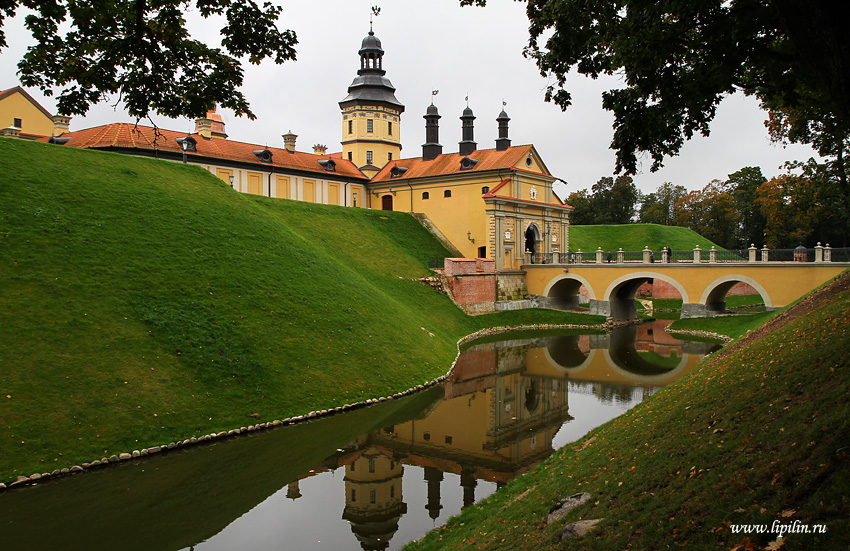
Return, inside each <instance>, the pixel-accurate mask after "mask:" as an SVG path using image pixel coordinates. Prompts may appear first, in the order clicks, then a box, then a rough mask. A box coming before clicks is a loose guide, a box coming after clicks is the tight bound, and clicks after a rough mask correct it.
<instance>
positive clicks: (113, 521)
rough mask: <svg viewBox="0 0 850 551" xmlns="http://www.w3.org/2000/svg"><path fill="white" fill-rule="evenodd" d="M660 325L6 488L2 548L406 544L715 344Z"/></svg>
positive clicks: (502, 348) (556, 343)
mask: <svg viewBox="0 0 850 551" xmlns="http://www.w3.org/2000/svg"><path fill="white" fill-rule="evenodd" d="M669 323H670V322H669V321H667V322H665V321H658V322H654V323H652V324H645V325H641V326H638V327H629V328H624V329H618V330H617V331H615V332H614V333H612V334H610V335H609V334H595V335H588V334H584V335H582V334H576V333H571V334H566V333H565V334H563V335H559V336H546V337H541V336H535V335H533V334H529V333H524V334H519V335H517V336H516V337H517V338H514V339H512V340H501V341H496V342H484V343H479V344H476V345H474V346H472V347H470V348H468V349H467V350H466V351H465V352H464V353H463V354H462V355H461V357H460V358H459V359H458V363H457V366H456V368H455V370H454V372H453V373H452V376H451V377H450V379H449V380H448V381H447V382H446V383H445V384H443V385H442V386H440V387H435V388H431V389H429V390H427V391H424V392H422V393H420V394H418V395H415V396H412V397H409V398H406V399H404V400H394V401H390V402H385V403H381V404H377V405H375V406H372V407H369V408H364V409H360V410H356V411H352V412H350V413H346V414H344V415H337V416H333V417H330V418H327V419H322V420H320V421H316V422H312V423H307V424H303V425H297V426H293V427H286V428H280V429H277V430H272V431H267V432H263V433H252V435H251V436H247V437H242V438H236V439H233V440H229V441H219V442H216V443H214V444H210V445H205V446H197V447H193V448H187V449H184V450H181V451H177V452H174V453H169V454H165V455H161V456H153V457H150V458H148V459H145V460H141V461H137V462H135V463H132V462H126V463H121V464H118V465H115V466H111V467H109V468H105V469H102V470H96V471H88V472H84V473H81V474H79V475H77V476H74V477H69V478H65V479H59V480H54V481H50V482H48V483H45V484H40V485H38V486H36V487H31V488H24V489H21V490H14V491H7V492H6V493H5V494H0V541H2V542H3V546H2V547H3V549H9V550H19V549H20V550H24V549H26V550H28V551H40V550H45V551H46V550H51V551H52V550H55V549H62V550H63V551H73V550H86V551H90V550H96V549H121V550H122V551H125V550H130V549H140V550H142V549H144V550H145V551H148V550H150V549H157V550H160V551H166V550H175V551H179V550H189V549H194V550H198V551H223V550H228V551H230V550H233V549H239V550H268V549H292V550H310V549H315V550H320V549H321V550H325V549H351V550H357V549H364V550H373V549H380V550H383V549H399V548H400V547H402V546H403V545H404V544H405V543H407V542H409V541H411V540H413V539H417V538H420V537H422V536H423V535H424V534H425V533H426V532H427V531H428V530H430V529H432V528H433V527H435V526H439V525H441V524H443V523H444V522H445V521H446V520H447V519H448V518H449V517H450V516H452V515H454V514H457V513H458V512H459V511H460V510H461V509H462V508H463V507H466V506H468V505H470V504H472V503H474V502H475V501H477V500H480V499H482V498H484V497H486V496H488V495H490V494H491V493H493V492H495V491H496V490H497V489H498V488H499V487H501V486H502V485H504V484H507V483H508V482H510V481H511V480H512V479H513V478H515V477H516V476H519V475H521V474H522V473H524V472H526V471H528V470H529V469H530V468H531V467H533V466H534V465H535V464H537V463H539V462H540V461H542V460H544V459H546V458H547V457H549V456H550V455H551V454H552V453H554V451H555V450H557V449H558V448H560V447H561V446H564V445H566V444H568V443H570V442H573V441H575V440H577V439H578V438H580V437H581V436H583V435H584V434H586V433H587V432H588V431H590V430H592V429H593V428H595V427H597V426H599V425H601V424H603V423H605V422H606V421H608V420H610V419H612V418H614V417H616V416H618V415H620V414H622V413H623V412H625V411H627V410H628V409H629V408H631V407H633V406H634V405H636V404H638V403H639V402H640V401H641V400H643V399H644V398H646V397H647V396H649V395H651V394H652V393H653V392H655V391H656V390H657V389H659V388H661V387H662V386H663V385H665V384H667V383H670V382H672V381H674V380H676V379H677V378H679V377H681V376H682V375H684V374H685V373H687V372H688V371H690V370H691V369H693V368H694V367H695V366H696V365H697V364H698V363H699V361H700V360H701V359H702V357H703V356H704V355H705V354H708V353H710V352H712V351H713V350H715V349H717V348H719V346H718V345H715V344H710V343H702V342H688V341H679V340H677V339H674V338H672V337H670V336H669V335H668V334H667V333H665V332H664V327H665V326H666V325H667V324H669Z"/></svg>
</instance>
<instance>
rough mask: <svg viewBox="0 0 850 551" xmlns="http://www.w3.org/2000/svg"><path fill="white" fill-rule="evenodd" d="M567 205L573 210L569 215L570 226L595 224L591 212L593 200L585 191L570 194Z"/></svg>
mask: <svg viewBox="0 0 850 551" xmlns="http://www.w3.org/2000/svg"><path fill="white" fill-rule="evenodd" d="M567 204H568V205H570V206H571V207H573V209H574V210H573V212H572V213H571V214H570V224H576V225H590V224H595V223H596V222H595V220H596V219H595V217H594V212H593V198H592V197H591V196H590V194H589V193H588V192H587V190H586V189H583V190H580V191H574V192H572V193H571V194H570V196H569V197H567Z"/></svg>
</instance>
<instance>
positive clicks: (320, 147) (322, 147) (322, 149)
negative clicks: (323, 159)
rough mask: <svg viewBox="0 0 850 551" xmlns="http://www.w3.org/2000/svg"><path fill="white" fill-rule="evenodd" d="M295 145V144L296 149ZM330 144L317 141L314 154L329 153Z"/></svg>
mask: <svg viewBox="0 0 850 551" xmlns="http://www.w3.org/2000/svg"><path fill="white" fill-rule="evenodd" d="M294 147H295V146H293V149H294ZM327 153H328V146H326V145H322V144H320V143H317V144H316V145H314V146H313V155H327Z"/></svg>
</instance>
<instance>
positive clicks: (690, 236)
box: [570, 224, 720, 262]
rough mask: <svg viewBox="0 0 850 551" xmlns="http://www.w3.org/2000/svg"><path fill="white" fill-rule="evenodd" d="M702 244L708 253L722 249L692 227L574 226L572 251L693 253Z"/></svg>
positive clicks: (659, 259)
mask: <svg viewBox="0 0 850 551" xmlns="http://www.w3.org/2000/svg"><path fill="white" fill-rule="evenodd" d="M696 245H699V246H700V248H701V249H702V250H704V251H708V250H710V249H711V247H712V246H713V247H715V248H716V249H718V250H720V247H718V246H717V245H715V244H714V243H712V242H711V241H709V240H708V239H706V238H705V237H703V236H701V235H700V234H698V233H696V232H694V231H693V230H690V229H688V228H681V227H678V226H662V225H659V224H625V225H607V226H570V252H571V253H573V252H576V251H577V250H579V249H581V251H582V252H584V253H592V252H594V251H596V249H597V248H599V247H602V250H603V251H606V252H609V251H616V250H619V249H620V248H622V249H623V250H624V251H642V250H643V248H644V247H649V249H650V250H652V251H655V252H656V261H658V262H660V261H661V258H660V256H658V252H659V251H661V249H663V248H664V247H670V248H672V249H673V250H674V251H690V250H693V248H694V247H695V246H696Z"/></svg>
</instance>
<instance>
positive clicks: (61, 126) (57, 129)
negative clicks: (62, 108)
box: [53, 115, 71, 136]
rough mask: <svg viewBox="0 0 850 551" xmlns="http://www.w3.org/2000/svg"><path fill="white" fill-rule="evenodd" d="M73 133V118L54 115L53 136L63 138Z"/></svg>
mask: <svg viewBox="0 0 850 551" xmlns="http://www.w3.org/2000/svg"><path fill="white" fill-rule="evenodd" d="M70 131H71V117H67V116H65V115H53V135H54V136H61V135H62V134H64V133H65V132H70Z"/></svg>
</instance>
